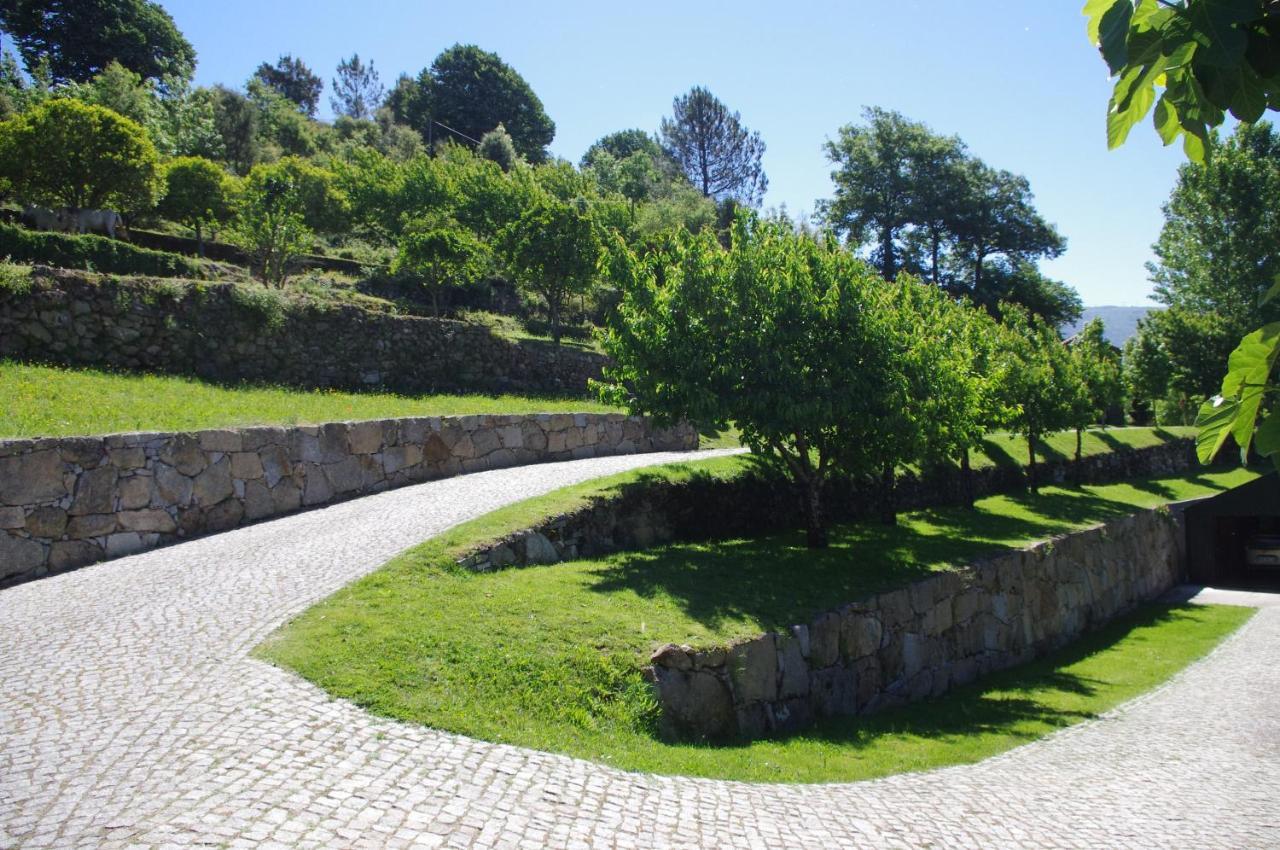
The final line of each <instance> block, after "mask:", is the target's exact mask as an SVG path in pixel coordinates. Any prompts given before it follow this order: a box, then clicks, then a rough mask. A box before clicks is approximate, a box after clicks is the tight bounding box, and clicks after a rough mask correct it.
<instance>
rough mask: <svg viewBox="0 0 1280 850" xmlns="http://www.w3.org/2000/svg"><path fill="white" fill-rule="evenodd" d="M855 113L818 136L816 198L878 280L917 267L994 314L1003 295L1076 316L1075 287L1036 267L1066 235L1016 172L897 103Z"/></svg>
mask: <svg viewBox="0 0 1280 850" xmlns="http://www.w3.org/2000/svg"><path fill="white" fill-rule="evenodd" d="M863 117H864V123H863V124H849V125H846V126H844V127H841V128H840V130H839V131H838V133H837V136H836V138H835V139H833V140H829V141H828V142H827V143H826V153H827V158H828V159H829V160H830V161H831V162H832V164H833V165H835V170H834V171H832V173H831V179H832V181H833V182H834V183H835V187H836V191H835V196H834V197H833V198H831V199H830V200H827V201H823V202H821V203H820V206H819V211H820V214H821V216H822V218H823V220H824V221H825V223H826V224H827V226H829V227H831V228H832V229H834V230H835V231H836V232H837V233H838V234H841V235H842V236H844V237H845V239H846V240H847V241H848V242H849V243H850V245H851V246H853V247H854V248H864V247H869V248H870V257H871V261H872V262H873V263H875V264H876V266H877V267H878V268H879V269H880V273H881V274H882V275H883V276H884V277H885V278H886V279H887V280H892V279H893V278H894V277H895V276H896V275H897V274H898V273H899V272H902V271H907V272H911V273H913V274H918V275H920V276H922V277H924V278H926V279H928V280H929V281H931V282H932V283H933V284H935V285H936V286H939V287H942V288H944V289H946V290H947V291H948V292H950V293H951V294H953V295H963V296H965V297H967V298H968V299H969V300H970V301H971V302H972V303H974V304H977V305H980V306H982V307H985V308H986V309H987V310H988V311H989V312H991V313H992V314H993V315H997V316H998V315H999V314H1000V310H999V305H1000V304H1001V303H1002V302H1004V301H1010V302H1013V303H1018V304H1021V305H1022V306H1024V307H1026V308H1027V309H1029V310H1031V311H1032V312H1034V313H1036V314H1037V315H1039V316H1040V317H1041V318H1043V319H1045V320H1046V321H1049V322H1052V323H1055V324H1056V323H1061V322H1064V321H1070V320H1073V319H1074V318H1075V317H1076V316H1078V315H1079V311H1080V301H1079V296H1078V295H1076V294H1075V292H1074V291H1073V290H1071V289H1070V287H1067V286H1066V285H1065V284H1062V283H1059V282H1057V281H1051V280H1049V279H1048V278H1045V277H1044V276H1043V275H1041V274H1040V272H1039V270H1038V269H1037V268H1036V266H1035V262H1036V261H1037V260H1039V259H1041V258H1043V257H1055V256H1057V255H1058V254H1060V253H1061V252H1062V251H1063V250H1064V248H1065V241H1064V240H1063V238H1062V237H1061V235H1059V234H1058V232H1057V230H1056V229H1055V228H1054V227H1053V226H1052V225H1050V224H1048V223H1047V222H1046V221H1045V220H1044V219H1043V218H1042V217H1041V216H1040V214H1039V213H1038V212H1037V211H1036V209H1035V206H1034V203H1033V199H1032V195H1031V188H1030V185H1029V183H1028V182H1027V180H1026V178H1025V177H1021V176H1019V175H1016V174H1012V173H1010V172H1008V171H999V170H996V169H994V168H991V167H990V166H988V165H987V164H986V163H984V162H982V161H981V160H980V159H977V158H976V157H974V156H973V155H971V154H970V153H969V151H968V149H967V148H966V147H965V144H964V142H962V141H961V140H960V139H959V138H957V137H955V136H942V135H939V134H937V133H935V132H934V131H933V130H931V129H930V128H929V127H928V126H926V125H925V124H922V123H920V122H917V121H911V120H910V119H908V118H906V117H904V116H903V115H901V114H899V113H897V112H891V111H888V110H884V109H878V108H874V107H872V108H868V109H867V110H865V111H864V113H863Z"/></svg>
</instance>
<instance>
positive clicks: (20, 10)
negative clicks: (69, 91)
mask: <svg viewBox="0 0 1280 850" xmlns="http://www.w3.org/2000/svg"><path fill="white" fill-rule="evenodd" d="M0 28H3V29H4V31H5V32H7V33H8V34H9V35H11V36H12V37H13V39H14V42H15V43H16V44H17V46H18V52H19V53H20V54H21V55H22V61H23V62H24V63H25V64H26V66H27V69H28V70H32V69H35V68H37V67H39V66H43V67H45V68H47V71H48V74H49V77H50V80H51V82H54V83H66V82H84V81H86V80H89V79H91V78H92V77H93V76H94V75H96V74H98V73H99V72H101V71H102V70H104V69H105V68H106V67H107V66H108V65H109V64H111V62H112V60H115V61H118V62H119V63H120V64H121V65H123V66H124V67H126V68H128V69H129V70H130V71H133V72H134V73H137V74H139V75H141V76H142V77H144V78H147V79H154V80H164V79H166V78H169V77H174V78H178V79H181V80H186V79H189V78H190V77H191V74H192V72H193V71H194V70H195V65H196V52H195V49H194V48H193V47H192V46H191V44H190V42H188V41H187V40H186V39H185V38H183V36H182V33H181V32H179V31H178V28H177V26H176V25H175V24H174V23H173V18H171V17H170V16H169V13H168V12H166V11H165V10H164V9H162V8H161V7H160V5H159V4H158V3H153V2H148V0H7V2H5V3H0Z"/></svg>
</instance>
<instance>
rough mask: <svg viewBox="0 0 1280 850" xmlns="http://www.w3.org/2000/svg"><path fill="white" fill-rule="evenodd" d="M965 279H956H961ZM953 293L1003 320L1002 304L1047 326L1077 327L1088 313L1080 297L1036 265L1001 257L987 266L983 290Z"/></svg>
mask: <svg viewBox="0 0 1280 850" xmlns="http://www.w3.org/2000/svg"><path fill="white" fill-rule="evenodd" d="M960 277H961V275H956V278H957V279H958V278H960ZM949 291H951V292H954V293H956V294H958V295H963V296H964V297H966V298H967V299H968V300H969V301H970V302H971V303H972V304H974V305H975V306H977V307H982V308H984V309H986V311H987V312H989V313H990V314H991V315H993V316H995V317H996V318H999V317H1000V315H1001V305H1002V304H1017V305H1018V306H1019V307H1022V308H1024V309H1025V310H1027V311H1028V312H1030V313H1032V314H1033V315H1035V316H1037V317H1039V318H1040V319H1041V320H1042V321H1044V323H1045V324H1047V325H1052V326H1054V327H1060V326H1062V325H1069V324H1074V323H1075V322H1076V321H1078V320H1079V319H1080V315H1081V313H1082V312H1083V311H1084V304H1083V302H1081V300H1080V293H1079V292H1076V290H1075V289H1073V288H1072V287H1070V286H1068V285H1067V284H1065V283H1063V282H1062V281H1059V280H1053V279H1052V278H1050V277H1047V276H1046V275H1045V274H1044V273H1043V272H1041V271H1040V269H1039V268H1038V267H1037V266H1036V264H1035V263H1033V262H1031V261H1029V260H1024V259H1021V258H1018V257H1013V258H1009V257H998V258H996V259H995V260H987V261H986V262H985V263H984V264H983V271H982V288H981V289H979V290H973V289H969V288H968V287H967V286H964V285H959V286H956V287H954V288H952V289H950V290H949Z"/></svg>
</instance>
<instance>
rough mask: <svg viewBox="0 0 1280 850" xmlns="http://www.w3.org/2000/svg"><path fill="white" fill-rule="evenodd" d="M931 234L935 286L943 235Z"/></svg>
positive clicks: (967, 451) (939, 280) (967, 455)
mask: <svg viewBox="0 0 1280 850" xmlns="http://www.w3.org/2000/svg"><path fill="white" fill-rule="evenodd" d="M931 236H932V239H933V245H932V251H931V253H932V258H931V263H930V265H931V267H932V269H933V285H934V286H941V285H942V278H941V277H940V276H939V275H938V254H939V252H940V250H941V244H942V236H941V234H939V233H938V230H937V228H934V229H933V231H932V234H931ZM964 457H965V462H966V463H967V462H968V460H969V450H968V449H965V453H964Z"/></svg>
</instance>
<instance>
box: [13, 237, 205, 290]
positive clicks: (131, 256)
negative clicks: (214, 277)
mask: <svg viewBox="0 0 1280 850" xmlns="http://www.w3.org/2000/svg"><path fill="white" fill-rule="evenodd" d="M4 256H7V257H9V258H10V259H11V260H13V261H14V262H18V263H44V264H47V265H50V266H58V267H61V268H67V269H92V270H94V271H100V272H109V273H111V274H138V275H150V276H153V277H203V276H204V268H203V266H201V265H200V263H198V262H196V261H195V260H192V259H190V258H188V257H183V256H181V255H179V254H169V253H166V252H164V251H151V250H149V249H147V248H137V247H135V246H133V245H130V244H129V243H127V242H120V241H118V240H115V239H108V238H106V237H105V236H94V235H92V234H86V235H84V236H76V235H72V234H66V233H39V232H33V231H30V230H26V229H25V228H22V227H16V226H14V225H11V224H0V257H4Z"/></svg>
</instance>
